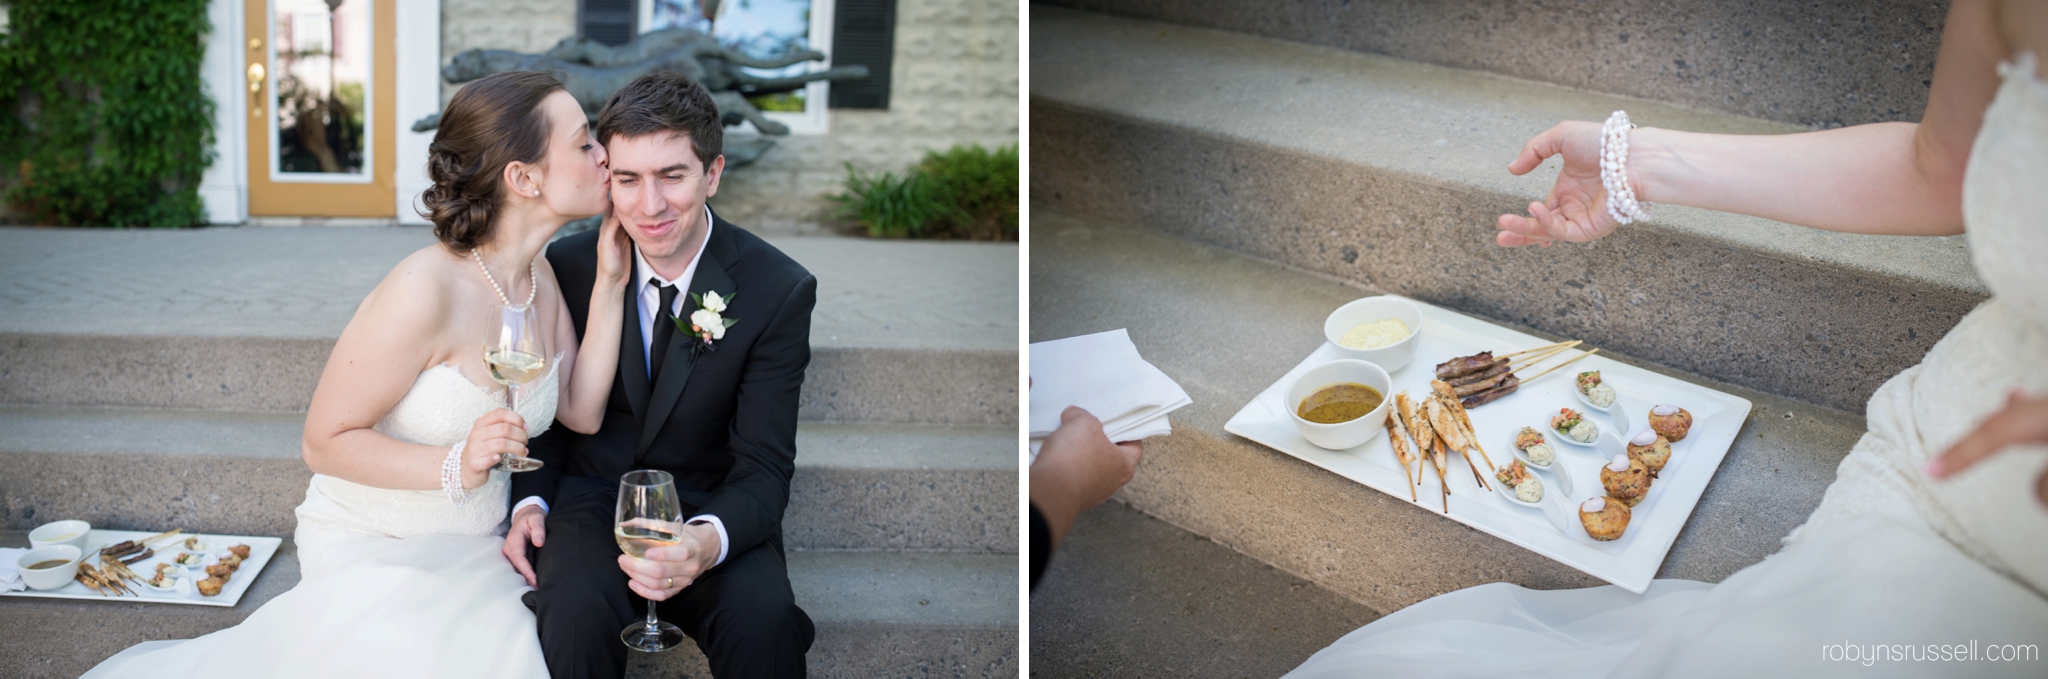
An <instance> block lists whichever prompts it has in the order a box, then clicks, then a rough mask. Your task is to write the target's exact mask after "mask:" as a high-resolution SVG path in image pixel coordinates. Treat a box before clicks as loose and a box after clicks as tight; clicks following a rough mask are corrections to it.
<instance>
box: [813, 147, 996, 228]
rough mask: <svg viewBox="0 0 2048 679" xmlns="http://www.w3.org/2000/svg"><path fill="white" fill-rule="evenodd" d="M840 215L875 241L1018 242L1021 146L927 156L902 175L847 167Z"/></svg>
mask: <svg viewBox="0 0 2048 679" xmlns="http://www.w3.org/2000/svg"><path fill="white" fill-rule="evenodd" d="M846 174H847V177H846V193H843V194H840V195H837V196H833V200H835V201H837V202H838V203H839V206H840V212H839V214H840V216H842V217H846V218H849V219H853V220H854V221H857V222H859V223H860V224H861V226H864V227H866V228H867V230H868V235H870V236H873V237H876V238H938V239H963V240H1012V241H1013V240H1017V200H1018V182H1017V179H1018V169H1017V147H1016V146H1015V145H1010V146H1004V147H1001V148H998V149H996V150H995V151H994V152H990V151H989V150H988V149H985V148H982V146H981V145H980V144H975V145H972V146H954V147H953V148H951V149H947V150H946V151H943V152H933V153H928V154H925V157H924V160H923V161H922V162H920V163H918V166H917V167H915V168H913V169H911V170H909V171H908V172H905V173H904V174H903V175H902V176H898V175H896V174H894V173H890V172H883V173H881V174H879V175H864V174H862V173H861V172H860V170H858V169H855V168H854V167H853V165H852V164H850V163H849V164H848V165H847V166H846Z"/></svg>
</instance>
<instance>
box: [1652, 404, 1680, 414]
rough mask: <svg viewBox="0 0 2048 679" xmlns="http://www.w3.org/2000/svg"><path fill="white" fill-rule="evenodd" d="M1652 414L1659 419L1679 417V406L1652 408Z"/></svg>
mask: <svg viewBox="0 0 2048 679" xmlns="http://www.w3.org/2000/svg"><path fill="white" fill-rule="evenodd" d="M1650 414H1652V415H1656V416H1658V417H1668V416H1671V415H1677V414H1678V406H1671V405H1659V406H1657V407H1655V408H1651V409H1650Z"/></svg>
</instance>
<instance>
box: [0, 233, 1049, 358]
mask: <svg viewBox="0 0 2048 679" xmlns="http://www.w3.org/2000/svg"><path fill="white" fill-rule="evenodd" d="M433 242H434V238H433V235H432V233H431V232H429V231H428V230H427V229H426V228H425V227H307V228H256V227H216V228H206V229H192V230H109V229H40V228H0V333H10V332H11V333H23V332H28V333H79V334H132V335H205V336H262V337H335V336H338V335H339V334H340V333H341V329H342V328H343V327H344V326H346V325H347V324H348V320H349V318H350V317H351V316H352V315H354V313H355V308H356V304H357V303H359V302H360V301H362V298H363V296H364V295H366V294H368V293H369V291H370V290H371V289H372V288H374V287H376V285H377V282H378V281H380V280H382V279H383V277H384V275H385V274H386V273H387V272H389V271H390V269H391V267H392V266H393V265H394V264H396V263H397V262H398V261H399V260H400V259H403V258H404V257H405V256H406V255H407V254H410V253H411V252H413V251H415V250H418V249H420V248H422V247H426V246H428V245H431V244H432V243H433ZM770 242H771V243H773V244H774V245H775V246H776V247H778V248H781V249H782V250H783V251H784V252H786V253H789V255H790V256H791V257H794V258H796V260H797V261H799V262H802V263H803V264H804V266H805V267H807V268H809V269H810V270H811V272H812V273H813V274H815V275H816V276H817V277H818V307H817V311H816V312H815V314H814V315H813V317H812V333H811V343H812V345H813V346H815V347H820V348H826V347H831V348H856V347H857V348H901V349H939V350H1010V351H1014V350H1015V349H1016V347H1017V318H1018V313H1017V302H1018V293H1017V260H1018V250H1017V245H1016V244H1015V243H1000V244H996V243H937V242H915V241H874V240H866V239H856V238H833V237H814V238H805V237H782V238H771V239H770Z"/></svg>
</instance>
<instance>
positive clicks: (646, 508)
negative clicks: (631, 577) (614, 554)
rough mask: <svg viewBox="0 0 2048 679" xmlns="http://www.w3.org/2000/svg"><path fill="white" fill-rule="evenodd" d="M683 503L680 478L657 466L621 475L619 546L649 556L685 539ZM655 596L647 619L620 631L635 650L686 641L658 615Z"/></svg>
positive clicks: (656, 650)
mask: <svg viewBox="0 0 2048 679" xmlns="http://www.w3.org/2000/svg"><path fill="white" fill-rule="evenodd" d="M682 515H683V508H682V505H681V503H679V502H678V501H677V500H676V479H675V477H674V476H671V475H669V473H668V472H665V471H661V470H657V469H638V470H634V471H630V472H626V475H625V476H621V477H619V513H618V516H619V522H618V528H617V529H616V532H617V537H618V539H619V549H620V550H621V551H624V552H625V553H626V554H627V555H628V556H631V557H633V558H635V559H645V558H647V550H650V549H655V548H658V547H667V546H669V545H674V544H677V543H680V542H682V535H681V534H680V533H681V531H682ZM654 604H655V601H654V600H653V599H648V600H647V620H646V621H645V622H636V623H633V624H632V625H629V626H627V627H626V629H624V630H622V631H620V632H619V640H620V641H624V642H626V647H627V648H631V649H633V650H635V651H644V652H647V653H660V652H662V651H666V650H669V649H671V648H675V647H676V646H677V645H678V644H681V643H683V630H682V628H680V627H676V626H675V625H674V624H671V623H667V622H662V620H661V618H658V617H655V613H654Z"/></svg>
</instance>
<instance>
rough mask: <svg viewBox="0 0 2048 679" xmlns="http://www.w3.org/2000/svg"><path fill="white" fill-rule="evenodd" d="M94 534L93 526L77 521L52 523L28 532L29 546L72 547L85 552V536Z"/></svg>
mask: <svg viewBox="0 0 2048 679" xmlns="http://www.w3.org/2000/svg"><path fill="white" fill-rule="evenodd" d="M91 532H92V524H90V523H86V522H84V521H79V520H76V519H70V520H65V521H52V522H50V523H46V524H43V525H40V526H37V527H36V529H35V530H32V531H29V532H28V545H29V546H30V547H35V548H40V547H48V546H50V545H71V546H73V547H77V548H78V550H79V551H81V552H83V551H85V536H86V534H87V533H91Z"/></svg>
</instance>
